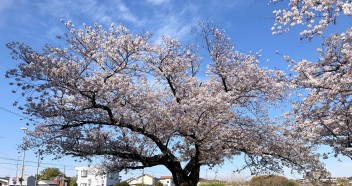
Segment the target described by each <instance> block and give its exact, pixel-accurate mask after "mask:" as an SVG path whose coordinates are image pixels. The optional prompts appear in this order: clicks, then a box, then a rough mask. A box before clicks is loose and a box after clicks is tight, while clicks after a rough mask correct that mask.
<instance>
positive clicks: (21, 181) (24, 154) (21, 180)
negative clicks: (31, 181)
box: [20, 127, 28, 186]
mask: <svg viewBox="0 0 352 186" xmlns="http://www.w3.org/2000/svg"><path fill="white" fill-rule="evenodd" d="M21 130H23V131H24V133H25V135H26V136H27V130H28V129H27V128H24V127H21ZM26 136H25V137H26ZM25 157H26V148H25V146H23V158H22V173H21V178H20V185H21V186H22V183H23V180H24V179H23V172H24V159H25Z"/></svg>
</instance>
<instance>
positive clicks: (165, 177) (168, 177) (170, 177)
mask: <svg viewBox="0 0 352 186" xmlns="http://www.w3.org/2000/svg"><path fill="white" fill-rule="evenodd" d="M172 178H173V177H172V176H160V179H161V180H162V179H172Z"/></svg>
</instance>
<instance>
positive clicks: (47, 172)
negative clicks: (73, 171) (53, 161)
mask: <svg viewBox="0 0 352 186" xmlns="http://www.w3.org/2000/svg"><path fill="white" fill-rule="evenodd" d="M57 176H65V175H64V173H62V172H61V171H60V169H58V168H45V169H43V170H42V171H41V172H40V174H39V175H38V180H53V179H55V178H56V177H57Z"/></svg>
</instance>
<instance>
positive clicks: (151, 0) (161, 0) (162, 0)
mask: <svg viewBox="0 0 352 186" xmlns="http://www.w3.org/2000/svg"><path fill="white" fill-rule="evenodd" d="M169 1H170V0H147V2H149V3H152V4H154V5H161V4H166V3H168V2H169Z"/></svg>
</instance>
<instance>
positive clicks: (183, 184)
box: [170, 167, 200, 186]
mask: <svg viewBox="0 0 352 186" xmlns="http://www.w3.org/2000/svg"><path fill="white" fill-rule="evenodd" d="M170 171H171V173H172V177H173V181H174V183H175V186H196V185H197V184H198V181H199V171H200V167H198V168H196V169H194V170H192V172H190V173H189V174H187V173H186V172H185V170H184V169H173V170H170Z"/></svg>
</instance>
